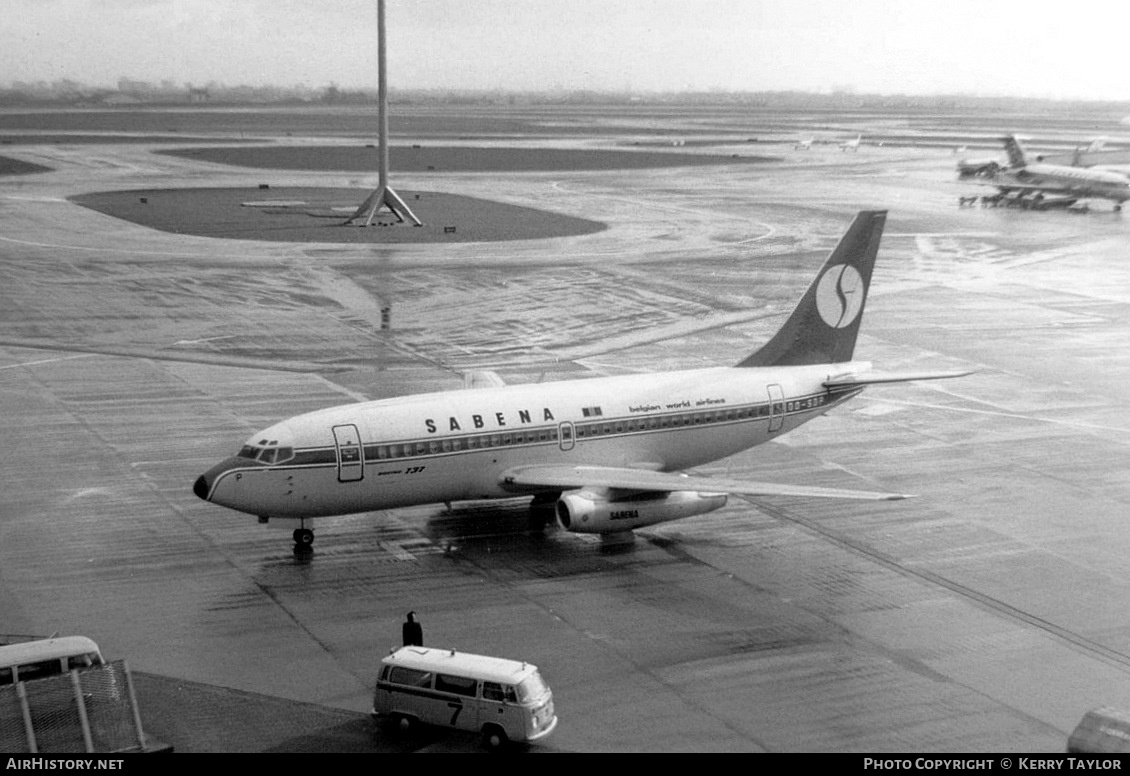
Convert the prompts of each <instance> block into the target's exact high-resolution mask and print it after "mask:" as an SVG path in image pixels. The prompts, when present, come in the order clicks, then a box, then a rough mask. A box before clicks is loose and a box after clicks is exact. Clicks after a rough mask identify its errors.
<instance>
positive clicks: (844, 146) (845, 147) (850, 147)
mask: <svg viewBox="0 0 1130 776" xmlns="http://www.w3.org/2000/svg"><path fill="white" fill-rule="evenodd" d="M862 142H863V135H856V137H855V140H845V141H844V142H842V143H840V150H841V151H858V150H859V144H860V143H862Z"/></svg>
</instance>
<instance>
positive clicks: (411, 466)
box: [193, 211, 967, 547]
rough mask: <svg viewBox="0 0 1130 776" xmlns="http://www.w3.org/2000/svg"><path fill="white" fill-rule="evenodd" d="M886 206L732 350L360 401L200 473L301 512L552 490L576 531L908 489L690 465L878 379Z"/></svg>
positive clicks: (546, 496)
mask: <svg viewBox="0 0 1130 776" xmlns="http://www.w3.org/2000/svg"><path fill="white" fill-rule="evenodd" d="M885 221H886V213H885V212H884V211H865V212H862V213H860V214H859V215H858V216H857V217H856V219H855V221H854V222H853V223H852V225H851V227H850V228H849V229H848V231H847V233H846V234H845V235H844V236H843V237H842V238H841V240H840V242H839V244H838V245H837V246H836V248H835V249H834V250H833V251H832V253H831V255H830V256H829V257H828V259H827V261H826V262H825V263H824V266H823V267H822V268H821V270H820V273H819V274H818V275H817V277H816V279H815V280H814V281H813V282H812V284H811V285H810V286H809V287H808V290H807V292H806V293H805V294H804V296H803V298H802V299H801V301H800V303H799V304H798V305H797V307H796V308H795V309H794V310H793V312H792V314H791V315H790V316H789V318H788V319H787V320H786V321H785V323H784V325H783V326H782V327H781V329H780V330H779V331H778V332H777V333H776V335H774V336H773V338H772V339H770V341H769V342H768V343H766V344H765V345H764V346H763V347H761V348H760V349H758V350H756V351H755V352H753V353H752V354H750V355H748V356H746V357H745V358H744V359H743V360H742V361H740V362H739V363H738V364H737V365H736V366H732V367H717V368H711V369H695V370H691V371H680V372H667V373H661V374H648V375H627V376H618V377H604V378H594V379H589V380H572V381H563V382H557V383H545V384H536V385H490V386H489V387H483V388H471V389H468V390H461V391H450V392H446V393H429V394H421V395H416V396H404V397H400V398H394V399H382V400H380V401H371V402H361V403H357V404H349V405H345V406H342V407H334V408H331V409H325V410H320V411H317V412H311V413H308V414H305V415H299V416H297V417H294V418H290V419H289V420H284V421H282V422H280V423H277V424H275V425H273V426H271V427H270V428H267V429H265V430H263V431H261V432H259V433H257V434H255V435H253V436H252V437H251V438H250V439H249V440H247V443H246V444H244V445H243V448H242V449H241V450H240V451H239V453H238V455H236V456H235V457H232V458H228V459H227V460H224V461H222V462H221V463H219V464H217V465H216V466H214V467H213V468H211V469H209V470H208V471H207V472H206V473H205V474H203V475H202V476H201V477H199V478H198V479H197V480H196V484H195V486H194V488H193V490H194V492H195V493H196V495H197V496H199V497H200V498H202V499H205V500H207V501H211V502H213V503H216V504H221V505H223V506H226V507H229V508H231V509H235V510H239V511H241V512H246V513H250V514H252V515H257V516H259V518H260V520H261V521H264V522H265V521H267V520H268V519H270V518H291V519H297V520H300V521H301V523H300V527H299V528H298V529H296V530H295V532H294V541H295V543H296V544H297V545H298V546H299V547H308V546H309V545H310V544H311V543H312V542H313V540H314V535H313V532H312V531H311V530H310V528H308V527H307V521H309V520H310V519H312V518H315V517H320V516H327V515H341V514H349V513H355V512H368V511H372V510H379V509H389V508H393V507H403V506H408V505H414V504H426V503H438V502H451V501H463V500H475V499H491V498H505V497H514V496H516V495H521V494H527V495H531V496H533V497H534V501H535V505H537V504H545V505H548V504H551V503H554V504H555V508H556V515H557V520H558V522H559V524H560V525H561V527H562V528H564V529H565V530H568V531H575V532H582V533H599V534H625V533H626V532H629V531H631V530H632V529H635V528H639V527H641V526H647V525H653V524H655V523H661V522H664V521H667V520H675V519H678V518H682V517H688V516H690V515H697V514H702V513H705V512H709V511H711V510H714V509H718V508H719V507H721V506H723V505H724V504H725V503H726V497H727V494H730V493H735V494H745V495H755V496H801V497H820V498H854V499H873V500H894V499H901V498H905V496H902V495H899V494H893V493H879V492H871V491H857V490H838V489H832V488H818V487H809V486H802V485H780V484H773V483H765V482H747V481H740V480H729V479H716V478H712V477H703V476H688V475H685V474H681V473H679V472H680V470H683V469H687V468H690V467H694V466H698V465H701V464H705V463H709V462H710V461H716V460H718V459H720V458H725V457H726V456H729V455H733V454H734V453H737V452H740V451H742V450H745V449H747V448H750V447H753V446H755V445H759V444H762V443H763V442H767V441H769V440H771V439H774V438H776V437H778V436H780V435H782V434H784V433H786V432H788V431H790V430H792V429H794V428H796V427H797V426H799V425H801V424H802V423H806V422H807V421H809V420H812V419H813V418H815V417H817V416H819V415H822V414H824V413H825V412H827V411H828V410H830V409H832V408H833V407H836V406H839V405H840V404H842V403H843V402H845V401H847V400H848V399H850V398H851V397H853V396H855V395H856V394H858V393H859V392H860V391H862V390H863V388H864V386H866V385H868V384H872V383H886V382H902V381H907V380H928V379H935V378H943V377H957V376H960V375H961V374H967V373H965V372H962V373H953V372H947V373H925V374H891V375H878V374H873V373H870V372H869V370H870V367H871V365H870V364H869V363H867V362H858V361H852V354H853V351H854V349H855V341H856V335H857V334H858V332H859V325H860V320H861V318H862V315H863V306H864V302H865V301H866V297H867V289H868V285H869V284H870V282H871V270H872V267H873V266H874V263H875V256H876V253H877V251H878V247H879V239H880V236H881V235H882V232H883V225H884V223H885Z"/></svg>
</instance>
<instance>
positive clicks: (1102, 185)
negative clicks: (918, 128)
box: [958, 135, 1130, 210]
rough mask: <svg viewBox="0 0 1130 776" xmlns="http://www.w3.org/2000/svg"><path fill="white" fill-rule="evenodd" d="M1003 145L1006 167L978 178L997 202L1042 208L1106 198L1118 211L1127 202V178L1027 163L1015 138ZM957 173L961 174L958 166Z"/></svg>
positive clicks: (1107, 172)
mask: <svg viewBox="0 0 1130 776" xmlns="http://www.w3.org/2000/svg"><path fill="white" fill-rule="evenodd" d="M1004 145H1005V150H1006V151H1007V152H1008V165H1007V166H1005V167H1001V168H999V169H996V170H990V171H989V174H987V175H982V176H981V177H980V178H979V179H978V182H979V183H982V184H983V185H989V186H995V187H996V188H997V190H998V191H999V192H1000V196H999V197H997V199H1000V198H1008V201H1007V202H1005V203H1004V204H1013V205H1016V204H1018V205H1020V206H1022V207H1032V208H1035V209H1046V208H1047V207H1049V206H1051V205H1055V206H1069V205H1073V204H1075V202H1077V201H1078V200H1080V199H1108V200H1112V201H1113V202H1114V203H1115V204H1114V209H1115V210H1122V203H1123V202H1125V201H1126V200H1128V199H1130V178H1128V177H1127V176H1125V175H1123V174H1121V173H1117V172H1112V171H1110V170H1097V169H1089V168H1086V167H1072V166H1069V165H1063V164H1047V163H1046V162H1032V161H1029V160H1028V156H1027V154H1026V153H1025V151H1024V147H1023V146H1022V145H1021V144H1020V140H1019V138H1017V137H1016V136H1015V135H1009V136H1008V137H1005V138H1004ZM958 171H959V173H961V172H962V168H961V166H960V165H959V168H958Z"/></svg>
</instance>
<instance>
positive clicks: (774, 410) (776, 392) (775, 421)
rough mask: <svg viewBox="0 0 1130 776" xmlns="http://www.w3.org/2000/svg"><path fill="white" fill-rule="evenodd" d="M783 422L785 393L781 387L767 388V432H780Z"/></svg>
mask: <svg viewBox="0 0 1130 776" xmlns="http://www.w3.org/2000/svg"><path fill="white" fill-rule="evenodd" d="M784 422H785V392H784V391H783V390H782V389H781V386H779V385H777V384H775V383H774V384H773V385H770V386H769V431H770V433H772V432H774V431H780V430H781V425H782V424H783V423H784Z"/></svg>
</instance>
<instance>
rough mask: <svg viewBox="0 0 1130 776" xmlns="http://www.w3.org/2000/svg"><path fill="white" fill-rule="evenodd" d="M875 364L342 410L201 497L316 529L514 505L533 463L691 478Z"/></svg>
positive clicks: (785, 425)
mask: <svg viewBox="0 0 1130 776" xmlns="http://www.w3.org/2000/svg"><path fill="white" fill-rule="evenodd" d="M866 366H868V365H865V364H861V363H853V364H835V365H827V364H824V365H816V366H792V367H774V368H729V367H723V368H713V369H701V370H692V371H682V372H669V373H663V374H648V375H627V376H622V377H606V378H596V379H591V380H574V381H567V382H557V383H543V384H535V385H512V386H503V387H492V388H482V389H473V390H463V391H453V392H448V393H432V394H421V395H416V396H407V397H403V398H396V399H384V400H380V401H372V402H362V403H358V404H350V405H344V406H340V407H333V408H330V409H325V410H319V411H317V412H311V413H308V414H305V415H299V416H297V417H294V418H290V419H289V420H286V421H283V422H281V423H278V424H276V425H274V426H271V427H270V428H267V429H265V430H263V431H262V432H260V433H258V434H256V435H255V436H254V437H253V438H252V439H250V440H248V443H247V445H246V446H245V447H244V452H243V453H241V456H242V457H233V458H229V459H227V460H225V461H224V462H222V463H220V464H219V465H217V466H215V467H213V469H211V470H210V471H209V472H208V473H206V474H205V475H204V476H203V477H202V478H201V481H200V482H198V485H197V488H198V490H197V493H198V495H201V497H203V498H207V499H208V500H210V501H213V502H215V503H218V504H221V505H224V506H227V507H231V508H233V509H237V510H240V511H243V512H248V513H251V514H256V515H260V516H264V517H291V518H310V517H318V516H325V515H337V514H347V513H352V512H367V511H371V510H378V509H388V508H393V507H400V506H407V505H413V504H423V503H434V502H440V501H457V500H466V499H481V498H500V497H506V496H514V495H516V494H515V493H514V492H511V491H508V490H507V489H506V488H505V487H504V486H503V483H502V480H503V478H502V473H503V472H505V471H506V470H508V469H511V468H513V467H517V466H524V465H530V464H585V465H594V466H601V465H603V466H617V467H632V468H647V469H653V470H657V471H673V470H681V469H685V468H688V467H692V466H697V465H701V464H704V463H707V462H710V461H714V460H718V459H720V458H724V457H726V456H729V455H732V454H734V453H736V452H739V451H741V450H745V449H747V448H750V447H753V446H755V445H758V444H761V443H763V442H765V441H767V440H769V439H772V438H773V437H775V436H778V435H779V434H782V433H785V432H786V431H789V430H790V429H793V428H796V427H797V426H799V425H801V424H802V423H805V422H806V421H808V420H811V419H812V418H814V417H816V416H818V415H821V414H823V413H824V412H826V411H827V410H829V409H830V408H831V407H833V406H835V405H837V404H839V403H840V402H842V401H843V400H844V399H846V398H848V397H850V396H853V395H855V394H856V393H858V392H859V390H860V389H853V390H849V391H837V392H832V391H829V390H828V389H827V388H825V387H824V385H823V382H824V381H825V380H827V379H828V378H829V377H830V376H832V375H834V374H835V375H838V374H843V373H846V372H853V371H858V370H861V369H863V368H865V367H866ZM261 451H275V452H272V453H269V454H267V455H264V454H262V452H261ZM255 457H258V458H259V459H260V460H255ZM264 461H273V462H271V463H266V462H264ZM526 492H529V491H526Z"/></svg>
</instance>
